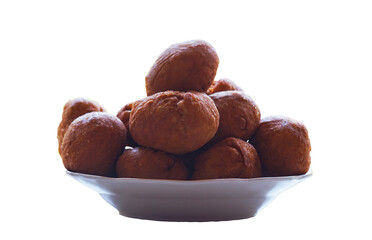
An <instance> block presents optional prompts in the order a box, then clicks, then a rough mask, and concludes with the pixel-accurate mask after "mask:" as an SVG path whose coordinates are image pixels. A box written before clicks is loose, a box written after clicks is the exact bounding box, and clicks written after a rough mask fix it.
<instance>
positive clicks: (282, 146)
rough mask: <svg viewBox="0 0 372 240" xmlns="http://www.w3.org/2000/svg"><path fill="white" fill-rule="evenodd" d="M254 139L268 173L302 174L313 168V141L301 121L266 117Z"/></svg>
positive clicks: (268, 174) (277, 174)
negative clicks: (311, 154)
mask: <svg viewBox="0 0 372 240" xmlns="http://www.w3.org/2000/svg"><path fill="white" fill-rule="evenodd" d="M250 142H251V143H252V145H253V146H255V148H256V150H257V152H258V155H259V156H260V159H261V163H262V170H263V173H264V174H265V175H267V176H288V175H300V174H305V173H306V172H307V171H308V170H309V168H310V162H311V158H310V151H311V146H310V140H309V136H308V132H307V129H306V127H305V126H304V125H303V124H302V123H300V122H297V121H295V120H292V119H290V118H286V117H281V116H273V117H267V118H264V119H262V120H261V123H260V125H259V127H258V129H257V131H256V133H255V134H254V136H253V137H252V139H251V140H250Z"/></svg>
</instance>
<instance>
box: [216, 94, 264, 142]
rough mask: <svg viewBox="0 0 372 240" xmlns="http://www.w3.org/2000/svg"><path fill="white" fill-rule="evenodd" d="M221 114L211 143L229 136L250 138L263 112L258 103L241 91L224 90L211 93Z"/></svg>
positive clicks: (243, 138)
mask: <svg viewBox="0 0 372 240" xmlns="http://www.w3.org/2000/svg"><path fill="white" fill-rule="evenodd" d="M209 96H210V97H211V98H212V100H213V101H214V103H215V104H216V107H217V109H218V112H219V114H220V124H219V127H218V130H217V133H216V135H215V136H214V137H213V139H212V140H211V142H210V144H213V143H216V142H219V141H221V140H223V139H225V138H227V137H236V138H240V139H242V140H244V141H246V140H248V139H249V138H250V137H251V136H252V135H253V133H254V132H255V131H256V129H257V127H258V124H259V123H260V118H261V113H260V110H259V108H258V106H257V104H256V103H255V102H254V101H253V100H252V98H250V97H249V96H248V95H247V94H245V93H244V92H241V91H223V92H217V93H213V94H211V95H209Z"/></svg>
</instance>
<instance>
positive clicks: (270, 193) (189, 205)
mask: <svg viewBox="0 0 372 240" xmlns="http://www.w3.org/2000/svg"><path fill="white" fill-rule="evenodd" d="M67 174H68V175H69V176H71V177H73V178H74V179H76V180H77V181H79V182H81V183H82V184H84V185H86V186H87V187H89V188H91V189H93V190H94V191H96V192H97V193H99V194H100V195H101V196H102V198H103V199H104V200H106V201H107V202H108V203H110V204H111V205H112V206H113V207H115V208H116V209H117V210H118V211H119V213H120V214H121V215H123V216H127V217H133V218H140V219H151V220H163V221H223V220H234V219H243V218H249V217H253V216H255V215H256V214H257V212H259V211H260V210H262V209H263V208H264V207H265V206H267V204H269V203H270V202H271V201H273V200H274V198H275V197H276V196H277V195H278V194H279V193H281V192H283V191H284V190H286V189H288V188H290V187H292V186H294V185H296V184H297V183H300V182H302V181H303V180H305V179H307V178H309V177H310V176H311V175H312V171H309V172H308V173H306V174H304V175H299V176H284V177H261V178H251V179H232V178H231V179H215V180H197V181H176V180H150V179H136V178H108V177H101V176H94V175H87V174H81V173H75V172H70V171H67Z"/></svg>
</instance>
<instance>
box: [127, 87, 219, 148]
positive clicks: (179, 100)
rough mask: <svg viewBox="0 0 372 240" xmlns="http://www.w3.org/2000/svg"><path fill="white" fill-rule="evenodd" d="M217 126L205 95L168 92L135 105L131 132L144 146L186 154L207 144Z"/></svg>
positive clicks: (214, 110) (213, 112)
mask: <svg viewBox="0 0 372 240" xmlns="http://www.w3.org/2000/svg"><path fill="white" fill-rule="evenodd" d="M218 122H219V114H218V110H217V108H216V106H215V105H214V103H213V101H212V99H211V98H209V97H208V96H207V95H206V94H205V93H199V92H178V91H166V92H160V93H156V94H154V95H152V96H149V97H147V98H144V99H142V100H139V101H136V102H135V103H134V104H133V109H132V112H131V115H130V119H129V129H130V133H131V135H132V138H133V139H134V141H135V142H136V143H138V144H139V145H141V146H145V147H151V148H154V149H158V150H162V151H165V152H169V153H173V154H185V153H188V152H192V151H195V150H197V149H199V148H200V147H202V146H203V145H204V144H205V143H207V142H208V141H209V140H210V139H211V138H212V137H213V136H214V134H215V133H216V131H217V128H218Z"/></svg>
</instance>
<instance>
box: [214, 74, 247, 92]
mask: <svg viewBox="0 0 372 240" xmlns="http://www.w3.org/2000/svg"><path fill="white" fill-rule="evenodd" d="M223 91H243V89H241V88H240V87H239V86H238V85H236V83H234V82H233V81H231V80H230V79H228V78H222V79H220V80H218V81H213V83H212V85H211V86H210V87H209V89H208V91H207V94H208V95H211V94H213V93H216V92H223Z"/></svg>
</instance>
